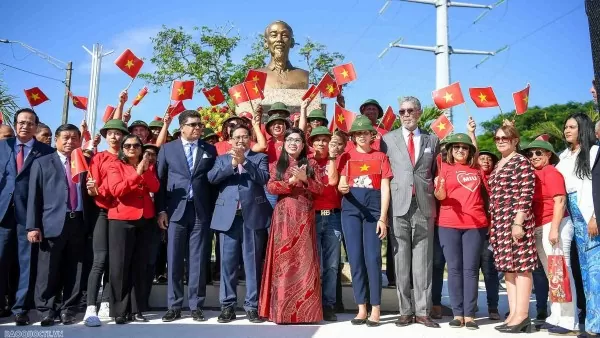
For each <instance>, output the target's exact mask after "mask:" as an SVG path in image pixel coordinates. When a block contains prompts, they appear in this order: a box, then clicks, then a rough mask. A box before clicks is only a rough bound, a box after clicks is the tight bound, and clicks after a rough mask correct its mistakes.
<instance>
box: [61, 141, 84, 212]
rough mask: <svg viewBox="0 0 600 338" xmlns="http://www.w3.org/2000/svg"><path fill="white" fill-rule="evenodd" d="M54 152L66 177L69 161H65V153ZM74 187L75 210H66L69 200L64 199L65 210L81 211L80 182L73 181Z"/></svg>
mask: <svg viewBox="0 0 600 338" xmlns="http://www.w3.org/2000/svg"><path fill="white" fill-rule="evenodd" d="M56 153H57V154H58V157H59V158H60V162H61V163H62V164H63V168H64V169H65V177H66V175H67V166H70V165H71V163H69V162H68V161H67V157H66V156H65V155H63V154H62V153H61V152H60V151H57V152H56ZM67 184H68V183H67ZM75 187H76V190H77V208H76V209H75V210H68V209H69V207H68V205H69V201H65V203H67V210H68V211H83V199H82V198H81V182H79V183H75ZM67 198H69V197H68V194H67Z"/></svg>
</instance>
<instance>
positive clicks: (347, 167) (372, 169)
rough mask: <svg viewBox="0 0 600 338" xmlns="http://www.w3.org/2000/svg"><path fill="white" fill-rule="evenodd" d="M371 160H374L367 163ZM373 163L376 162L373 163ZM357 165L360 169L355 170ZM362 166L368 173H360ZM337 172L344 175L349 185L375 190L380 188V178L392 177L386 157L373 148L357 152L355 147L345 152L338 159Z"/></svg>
mask: <svg viewBox="0 0 600 338" xmlns="http://www.w3.org/2000/svg"><path fill="white" fill-rule="evenodd" d="M371 161H375V162H374V163H368V162H371ZM367 163H368V165H367ZM375 163H377V164H376V165H374V164H375ZM363 166H364V167H363ZM359 167H360V169H358V170H356V168H359ZM362 168H364V169H365V171H366V172H368V174H366V175H360V172H361V171H363V169H362ZM349 171H350V174H349ZM338 172H340V175H341V176H346V179H347V181H348V185H349V186H350V187H354V188H370V189H376V190H380V189H381V180H382V179H384V178H387V179H391V178H392V177H394V174H393V173H392V168H391V166H390V160H389V159H388V157H387V156H386V155H385V154H384V153H382V152H380V151H377V150H373V149H372V150H371V152H370V153H359V152H358V151H357V150H356V148H354V149H350V150H349V151H347V152H345V153H344V154H342V156H341V157H340V159H339V163H338Z"/></svg>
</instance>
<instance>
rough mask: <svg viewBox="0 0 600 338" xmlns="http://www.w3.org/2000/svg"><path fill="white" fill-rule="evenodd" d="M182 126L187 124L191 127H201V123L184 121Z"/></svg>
mask: <svg viewBox="0 0 600 338" xmlns="http://www.w3.org/2000/svg"><path fill="white" fill-rule="evenodd" d="M184 126H188V127H191V128H202V123H200V122H192V123H186V124H184Z"/></svg>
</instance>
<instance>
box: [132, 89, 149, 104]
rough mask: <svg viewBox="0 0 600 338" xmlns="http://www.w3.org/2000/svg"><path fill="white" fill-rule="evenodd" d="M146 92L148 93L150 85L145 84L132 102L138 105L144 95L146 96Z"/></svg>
mask: <svg viewBox="0 0 600 338" xmlns="http://www.w3.org/2000/svg"><path fill="white" fill-rule="evenodd" d="M146 94H148V87H146V86H144V88H142V89H141V90H140V92H139V93H138V94H137V96H136V97H135V99H133V102H132V103H131V104H133V105H134V106H137V105H138V104H139V103H140V101H142V99H143V98H144V96H146Z"/></svg>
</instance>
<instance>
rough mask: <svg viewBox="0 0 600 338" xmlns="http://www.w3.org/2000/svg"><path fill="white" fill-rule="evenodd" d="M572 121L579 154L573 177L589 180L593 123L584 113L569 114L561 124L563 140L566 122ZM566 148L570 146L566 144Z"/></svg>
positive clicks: (593, 142)
mask: <svg viewBox="0 0 600 338" xmlns="http://www.w3.org/2000/svg"><path fill="white" fill-rule="evenodd" d="M570 119H573V120H575V122H577V142H579V154H578V155H577V160H575V176H576V177H577V178H578V179H580V180H582V179H584V178H591V177H592V172H591V170H590V149H592V146H593V145H594V144H596V135H594V123H593V122H592V119H591V118H590V117H589V116H588V115H587V114H585V113H574V114H571V115H570V116H569V117H567V119H566V120H565V123H563V139H564V135H565V134H564V130H565V127H566V125H567V121H568V120H570ZM565 142H566V143H567V146H568V147H569V148H571V144H570V143H569V142H567V140H566V139H565Z"/></svg>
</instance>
